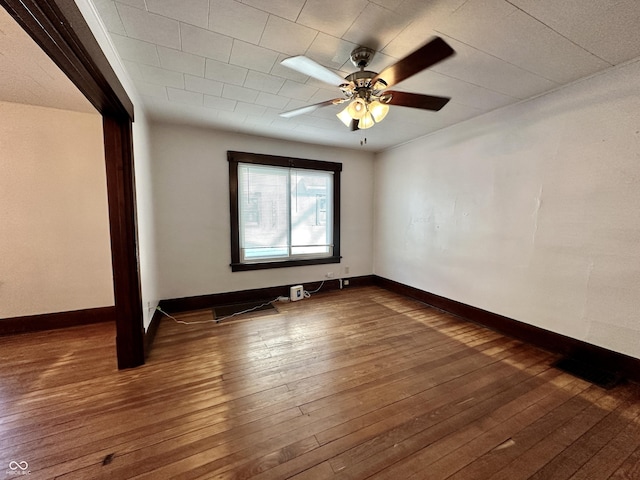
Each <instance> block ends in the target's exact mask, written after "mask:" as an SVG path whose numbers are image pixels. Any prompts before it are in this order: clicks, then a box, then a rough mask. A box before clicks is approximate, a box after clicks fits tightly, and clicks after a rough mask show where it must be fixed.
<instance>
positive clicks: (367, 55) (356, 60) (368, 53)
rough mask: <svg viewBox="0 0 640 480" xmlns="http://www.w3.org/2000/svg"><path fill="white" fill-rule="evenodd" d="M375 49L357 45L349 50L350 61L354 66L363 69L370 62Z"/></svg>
mask: <svg viewBox="0 0 640 480" xmlns="http://www.w3.org/2000/svg"><path fill="white" fill-rule="evenodd" d="M375 53H376V51H375V50H374V49H372V48H369V47H358V48H356V49H354V50H353V51H352V52H351V57H350V58H351V63H353V64H354V65H355V66H356V67H358V68H362V69H364V68H365V67H366V66H367V65H369V64H370V63H371V60H372V59H373V56H374V55H375Z"/></svg>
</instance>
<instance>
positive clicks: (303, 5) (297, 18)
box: [293, 0, 308, 25]
mask: <svg viewBox="0 0 640 480" xmlns="http://www.w3.org/2000/svg"><path fill="white" fill-rule="evenodd" d="M307 2H308V0H304V3H303V4H302V7H300V11H298V15H296V19H295V20H294V21H293V22H294V23H296V24H297V23H298V20H299V19H300V15H301V14H302V11H303V10H304V7H306V6H307ZM300 25H301V24H300Z"/></svg>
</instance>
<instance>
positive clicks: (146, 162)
mask: <svg viewBox="0 0 640 480" xmlns="http://www.w3.org/2000/svg"><path fill="white" fill-rule="evenodd" d="M76 5H77V6H78V8H79V9H80V11H81V12H82V15H83V17H84V19H85V20H86V22H87V24H88V25H89V28H90V29H91V32H92V33H93V35H94V36H95V38H96V40H97V42H98V44H99V45H100V47H101V48H102V51H103V52H104V54H105V56H106V57H107V59H108V60H109V63H110V64H111V67H112V68H113V70H114V72H115V73H116V75H117V76H118V79H119V80H120V83H121V84H122V86H123V87H124V89H125V91H126V92H127V94H128V95H129V98H130V99H131V101H132V102H133V105H134V115H135V121H134V123H133V147H134V168H135V176H136V179H135V182H136V204H137V217H138V249H139V261H140V284H141V291H142V306H143V314H144V318H143V322H144V327H145V329H146V328H147V327H148V326H149V323H150V322H151V318H152V317H153V313H154V309H155V307H156V306H157V305H158V302H159V300H160V296H159V294H158V289H157V282H156V279H157V270H156V269H157V256H156V245H155V225H154V219H155V214H154V204H153V200H152V198H153V193H152V192H153V185H152V182H151V168H152V159H151V154H150V145H149V126H148V121H147V118H146V115H145V112H144V108H143V106H142V101H141V99H140V97H139V95H138V93H137V91H136V89H135V87H134V85H133V82H132V81H131V78H130V77H129V75H128V74H127V73H126V70H125V68H124V66H123V64H122V61H121V59H120V57H119V56H118V54H117V53H116V51H115V48H114V46H113V44H112V43H111V40H110V38H109V36H108V34H107V31H106V28H105V26H104V24H103V23H102V20H101V19H100V17H99V16H98V14H97V11H96V9H95V6H94V5H93V3H92V1H91V0H76Z"/></svg>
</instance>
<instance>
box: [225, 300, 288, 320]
mask: <svg viewBox="0 0 640 480" xmlns="http://www.w3.org/2000/svg"><path fill="white" fill-rule="evenodd" d="M247 310H250V312H247V313H253V312H259V311H263V310H273V311H274V313H276V312H277V310H276V308H275V307H274V306H273V304H272V303H267V304H266V305H264V301H262V302H249V303H237V304H235V305H222V306H220V307H214V308H213V318H214V319H216V320H218V319H220V318H226V317H229V316H231V315H234V314H238V313H240V312H244V311H247Z"/></svg>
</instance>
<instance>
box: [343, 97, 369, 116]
mask: <svg viewBox="0 0 640 480" xmlns="http://www.w3.org/2000/svg"><path fill="white" fill-rule="evenodd" d="M347 112H349V115H351V118H353V119H355V120H360V119H361V118H362V117H364V116H365V115H366V114H367V104H366V102H365V101H364V100H363V99H362V98H356V99H355V100H354V101H353V102H351V103H350V104H349V106H348V107H347Z"/></svg>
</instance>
